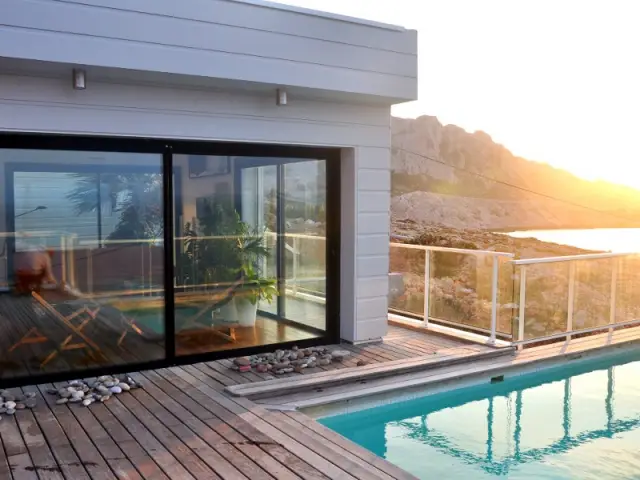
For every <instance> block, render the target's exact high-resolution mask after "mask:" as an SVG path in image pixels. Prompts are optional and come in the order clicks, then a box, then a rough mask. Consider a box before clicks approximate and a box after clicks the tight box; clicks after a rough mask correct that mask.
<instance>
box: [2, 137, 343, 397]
mask: <svg viewBox="0 0 640 480" xmlns="http://www.w3.org/2000/svg"><path fill="white" fill-rule="evenodd" d="M0 149H2V150H3V149H19V150H58V151H59V150H69V151H89V152H122V153H156V154H158V155H160V156H161V157H162V173H163V211H164V224H165V226H166V225H172V226H173V227H174V228H173V229H172V228H164V246H165V248H164V290H165V297H164V298H165V302H164V303H165V306H164V327H165V358H163V359H159V360H152V361H148V362H137V363H129V364H120V365H107V366H99V367H92V368H87V369H81V370H70V371H62V372H55V373H43V374H34V375H31V376H25V377H13V378H6V379H5V378H2V377H0V388H8V387H11V386H17V385H24V384H38V383H50V382H57V381H63V380H68V379H72V378H77V377H78V376H79V375H80V376H83V377H91V376H99V375H103V374H107V373H111V374H116V373H125V372H130V371H135V370H145V369H152V368H163V367H168V366H173V365H184V364H191V363H197V362H202V361H212V360H217V359H221V358H228V357H230V356H240V355H251V354H254V353H260V352H264V351H268V350H273V349H274V348H289V347H291V346H293V345H298V346H299V347H301V348H304V347H308V346H317V345H323V344H329V343H335V342H338V341H339V339H340V336H339V332H340V150H339V149H338V148H324V147H303V146H290V145H274V144H253V143H251V144H250V143H227V142H203V141H185V140H168V139H166V140H165V139H146V138H129V137H93V136H75V135H48V134H42V135H41V134H26V133H25V134H22V133H6V134H5V133H0ZM174 155H223V156H233V157H253V158H262V159H263V164H264V163H265V162H268V159H274V160H275V159H281V160H282V161H283V162H291V161H295V160H296V159H299V160H300V161H308V160H311V159H313V160H326V162H327V163H326V164H327V168H326V175H327V242H326V244H327V252H326V253H327V257H326V258H327V287H326V291H327V303H326V309H327V313H326V318H327V328H326V331H325V332H324V334H323V335H321V336H318V337H316V338H311V339H307V340H302V341H298V342H284V343H277V344H269V345H261V346H253V347H244V348H239V349H235V350H232V349H229V350H220V351H213V352H207V353H199V354H192V355H183V356H178V355H176V351H175V341H174V340H175V313H174V307H175V305H174V300H175V299H174V293H175V288H174V278H175V275H174V261H173V259H174V251H175V247H176V244H175V241H174V231H175V232H178V231H179V230H180V226H179V225H177V224H176V223H175V222H176V219H174V212H173V208H172V204H173V199H174V198H175V197H174V195H175V194H178V197H177V198H176V200H177V201H178V202H180V200H181V197H180V195H179V191H178V190H176V192H174V185H173V183H174V182H173V181H171V179H172V178H173V176H172V173H174V165H173V156H174ZM22 167H24V168H26V167H25V165H21V166H19V167H18V168H19V169H20V170H22ZM12 168H15V165H13V166H11V165H7V166H5V173H9V174H8V175H6V177H5V196H4V197H5V198H4V201H5V207H6V209H7V214H6V221H7V231H13V230H9V227H11V228H13V227H14V225H15V223H14V221H15V219H14V218H13V215H11V218H9V217H10V213H13V212H14V205H13V203H14V202H13V198H9V196H10V195H13V170H11V169H12ZM66 168H67V169H68V166H67V167H66ZM234 174H235V171H234ZM176 184H177V185H178V187H177V188H179V185H180V182H176ZM235 194H236V193H235V192H234V195H235ZM176 207H177V208H178V205H177V206H176Z"/></svg>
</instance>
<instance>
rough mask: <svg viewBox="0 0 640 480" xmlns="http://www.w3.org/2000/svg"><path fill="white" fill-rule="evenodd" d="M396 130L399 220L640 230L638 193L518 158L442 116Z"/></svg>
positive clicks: (397, 121) (395, 209) (395, 125)
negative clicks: (639, 227) (449, 123)
mask: <svg viewBox="0 0 640 480" xmlns="http://www.w3.org/2000/svg"><path fill="white" fill-rule="evenodd" d="M391 126H392V129H391V131H392V170H393V172H392V174H393V176H392V191H393V199H392V214H393V218H394V219H395V220H398V219H411V220H415V221H418V222H420V223H426V224H438V225H443V226H447V227H453V228H463V227H466V228H482V229H505V230H507V229H514V230H515V229H528V228H593V227H638V226H640V191H638V190H635V189H633V188H630V187H626V186H622V185H617V184H612V183H608V182H603V181H588V180H584V179H582V178H579V177H576V176H575V175H573V174H571V173H570V172H568V171H566V170H561V169H557V168H554V167H551V166H550V165H547V164H544V163H540V162H536V161H531V160H527V159H525V158H521V157H517V156H515V155H513V154H512V153H511V152H510V151H509V150H508V149H507V148H505V147H504V146H502V145H500V144H497V143H495V142H494V141H493V140H492V139H491V137H490V136H489V135H487V134H486V133H484V132H479V131H478V132H474V133H468V132H466V131H465V130H463V129H461V128H459V127H457V126H455V125H445V126H443V125H442V124H441V123H440V122H439V121H438V119H437V118H436V117H431V116H422V117H419V118H417V119H402V118H393V119H392V122H391ZM425 157H429V158H431V159H433V160H429V159H427V158H425ZM434 160H435V161H434ZM556 199H560V200H556ZM636 219H637V220H636Z"/></svg>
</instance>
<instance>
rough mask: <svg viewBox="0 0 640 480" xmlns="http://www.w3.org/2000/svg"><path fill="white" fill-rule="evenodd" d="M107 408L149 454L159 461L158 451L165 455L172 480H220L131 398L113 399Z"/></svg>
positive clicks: (165, 465)
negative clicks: (175, 478)
mask: <svg viewBox="0 0 640 480" xmlns="http://www.w3.org/2000/svg"><path fill="white" fill-rule="evenodd" d="M105 405H107V408H108V409H109V410H111V412H112V413H113V414H114V415H115V416H116V417H118V418H120V419H121V420H122V421H123V424H125V425H126V426H127V428H129V429H130V432H131V434H132V435H133V436H134V437H135V438H136V440H138V442H140V444H141V445H142V446H143V447H145V448H146V449H147V450H148V451H149V453H150V454H153V455H155V458H158V457H157V456H158V451H161V452H162V455H161V457H162V458H163V463H161V464H160V465H162V467H163V468H164V469H165V473H167V475H169V477H170V478H174V476H176V477H177V478H185V479H186V478H189V479H191V478H196V479H198V480H200V479H219V478H220V477H219V476H218V475H216V474H215V473H214V472H213V470H211V469H210V468H209V467H208V466H207V465H206V464H205V463H204V462H203V461H202V460H201V459H200V458H198V456H197V455H196V454H195V453H194V452H193V451H192V450H191V449H190V448H189V447H188V446H187V445H186V444H185V443H184V442H183V441H182V440H181V439H180V437H179V436H177V435H175V434H174V433H173V432H172V431H171V430H170V429H169V428H168V427H167V426H165V425H164V424H163V423H162V422H160V421H159V420H158V419H157V418H155V417H154V416H153V415H152V414H151V413H150V412H149V411H148V410H147V409H146V408H145V407H144V406H142V405H141V404H140V403H139V402H138V401H137V400H135V399H134V398H133V397H132V396H130V395H121V396H114V397H112V398H111V400H109V401H108V402H105ZM171 420H172V419H171V418H168V419H167V421H168V422H170V421H171ZM130 422H131V424H130ZM159 463H160V462H159ZM180 475H182V476H183V477H181V476H180Z"/></svg>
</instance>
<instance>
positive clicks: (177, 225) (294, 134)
mask: <svg viewBox="0 0 640 480" xmlns="http://www.w3.org/2000/svg"><path fill="white" fill-rule="evenodd" d="M0 18H1V19H2V21H1V22H0V23H2V25H1V26H0V185H3V187H4V191H5V194H4V195H3V196H2V197H1V198H0V241H3V240H4V244H3V246H2V247H0V251H1V252H2V256H1V257H0V286H4V287H5V288H12V286H13V285H14V284H15V283H16V281H18V280H19V278H22V277H20V276H19V273H20V272H17V271H16V265H17V263H16V259H17V258H18V257H19V256H20V255H24V254H25V252H44V251H46V250H47V249H49V250H50V253H51V261H52V269H53V272H54V274H55V276H56V280H57V281H58V282H59V284H64V285H65V286H66V287H65V288H66V290H65V292H64V294H60V293H57V294H56V295H57V296H56V295H53V294H51V295H52V296H51V297H50V298H47V297H46V295H47V294H49V293H48V292H49V290H47V289H46V288H45V289H44V290H43V291H42V292H41V293H39V294H36V295H37V301H39V302H40V301H42V302H45V307H46V308H45V311H49V310H48V309H49V307H51V308H53V309H54V310H57V311H58V312H59V314H60V315H62V316H63V317H65V316H70V315H74V312H75V310H73V309H74V308H75V307H77V306H78V305H79V304H82V303H83V302H84V305H85V306H86V305H88V304H89V303H90V305H91V308H95V309H98V311H99V313H98V314H97V315H96V316H95V318H92V319H91V321H87V322H86V326H85V325H83V329H82V331H80V332H78V331H76V330H73V329H72V330H71V331H67V330H68V329H69V328H71V327H69V326H68V325H67V324H65V323H64V322H62V321H60V322H58V323H59V325H58V326H56V327H53V326H47V325H52V324H56V322H57V321H53V320H52V321H50V322H48V323H46V324H44V325H40V324H39V323H38V322H40V321H41V320H38V318H40V317H37V315H36V316H34V317H33V318H31V317H30V316H29V315H26V316H25V317H21V319H20V320H19V321H18V320H15V321H14V320H12V318H13V317H12V315H11V314H10V313H8V310H7V311H5V312H3V311H2V309H3V308H6V309H11V308H12V307H11V306H10V305H9V303H10V302H9V300H6V301H4V303H3V300H2V298H0V322H5V323H6V322H9V323H11V322H14V323H15V324H13V325H8V326H5V327H2V328H3V331H5V332H9V331H11V332H13V333H11V335H9V334H8V333H7V335H8V336H9V337H10V338H11V340H6V341H7V342H9V344H8V345H7V346H6V347H9V348H13V347H15V348H14V350H13V351H12V352H15V353H16V355H17V356H16V359H15V362H16V364H17V365H22V363H23V362H27V361H29V360H33V359H29V358H28V357H29V355H30V354H29V353H26V350H25V349H24V348H23V347H24V339H23V337H22V334H23V333H25V334H26V333H28V332H29V331H30V329H32V328H36V329H37V330H38V332H39V334H40V335H41V336H42V337H44V338H45V339H46V341H45V340H43V341H42V342H41V343H36V347H37V348H41V349H42V355H43V357H44V359H46V358H47V352H48V351H49V350H51V348H53V349H54V350H55V349H56V348H55V347H56V345H58V346H59V345H60V342H61V340H59V338H65V335H67V334H71V335H76V336H79V338H82V337H87V338H86V339H84V340H82V341H81V343H82V342H85V343H86V344H87V346H86V348H87V349H88V350H91V349H93V350H96V349H97V350H99V351H100V354H101V355H103V357H105V358H106V360H105V361H103V362H102V363H100V364H96V365H90V366H89V367H88V368H90V369H91V368H92V367H95V368H100V367H104V366H111V367H113V368H123V369H124V368H126V367H130V366H131V365H132V364H135V365H155V364H163V363H165V364H166V363H179V362H186V361H190V360H195V359H198V358H215V357H222V356H231V355H233V356H236V355H237V354H238V352H239V353H242V354H245V353H251V352H254V351H259V350H266V349H271V350H273V349H275V348H277V347H276V345H279V344H283V345H287V344H293V343H296V344H299V345H302V346H304V345H313V344H320V343H327V342H328V341H337V340H339V339H343V340H346V341H349V342H354V343H357V342H366V341H371V340H376V339H379V338H381V337H382V336H384V335H385V333H386V330H387V292H388V268H389V203H390V107H391V105H393V104H397V103H401V102H406V101H411V100H415V99H416V97H417V38H416V32H415V31H410V30H405V29H403V28H400V27H396V26H390V25H385V24H378V23H374V22H368V21H364V20H359V19H353V18H348V17H342V16H338V15H332V14H326V13H322V12H316V11H310V10H304V9H298V8H294V7H289V6H284V5H280V4H275V3H270V2H263V1H258V0H183V1H180V2H177V1H174V0H3V2H1V3H0ZM257 235H262V239H263V247H264V248H265V249H267V250H268V255H261V254H260V253H259V252H258V253H255V255H254V254H253V253H251V252H249V253H246V252H244V251H242V248H243V247H246V243H250V241H251V240H254V239H255V238H256V236H257ZM243 242H244V244H243ZM239 245H240V247H239ZM239 248H240V253H238V249H239ZM243 252H244V253H243ZM245 254H246V255H249V256H251V255H254V256H251V259H250V260H247V263H246V264H245V263H242V265H240V264H239V263H233V261H234V260H236V257H234V255H236V256H237V258H241V257H242V258H245V257H244V256H242V255H245ZM247 258H248V257H247ZM245 259H246V258H245ZM252 282H253V283H252ZM270 292H271V293H272V294H273V296H272V297H271V295H270ZM3 296H6V297H7V298H8V296H7V295H5V294H0V297H3ZM60 296H62V297H63V298H62V299H60V298H58V297H60ZM232 297H233V298H232ZM236 297H237V299H238V300H237V302H236V301H235V298H236ZM241 297H242V298H244V299H248V303H249V304H253V303H255V304H256V305H257V313H256V311H255V310H254V313H253V318H250V317H251V315H250V314H249V317H247V314H246V311H245V310H243V309H244V307H241V304H242V305H245V304H246V303H247V301H246V300H242V301H240V300H239V299H240V298H241ZM269 297H271V298H269ZM12 298H16V297H12ZM34 298H35V297H34ZM39 299H41V300H39ZM252 300H256V302H252ZM269 300H271V301H269ZM25 301H26V300H25ZM29 301H35V300H33V299H29ZM243 302H244V303H243ZM2 305H5V306H4V307H3V306H2ZM231 307H233V309H231ZM230 310H233V312H232V313H229V312H230ZM250 310H251V308H250V307H249V311H250ZM250 313H251V312H250ZM53 315H55V314H53ZM30 322H32V323H33V324H31V323H30ZM74 328H77V325H76V327H74ZM65 329H66V330H65ZM23 330H24V332H23ZM43 330H44V331H43ZM57 330H59V331H57ZM111 330H113V332H111ZM111 334H113V342H112V343H110V342H111V341H110V340H109V338H110V335H111ZM3 341H5V340H3ZM47 342H49V343H50V344H51V345H53V347H50V345H49V343H47ZM118 342H120V343H118ZM127 342H129V343H127ZM92 344H94V345H95V348H94V346H92ZM3 348H5V346H4V345H3ZM34 348H35V347H34ZM58 351H59V352H58V353H59V354H58V356H57V357H56V358H59V357H62V356H63V353H61V349H58ZM231 352H233V353H231ZM40 360H41V359H40V357H39V358H38V362H39V364H40V365H41V367H42V369H43V370H42V371H43V372H45V371H46V372H50V371H52V372H53V373H56V374H60V375H63V374H65V373H67V372H68V368H69V367H65V366H64V365H66V364H62V363H61V364H60V365H61V366H58V364H56V363H55V362H56V361H57V360H56V359H53V360H51V361H47V362H46V363H44V364H43V363H42V362H44V360H42V361H40ZM16 368H17V370H16V372H14V373H13V375H14V376H16V377H23V376H24V375H26V374H25V373H24V372H22V371H21V370H20V369H19V368H18V367H16ZM37 374H39V373H38V372H36V375H37ZM29 375H33V373H29Z"/></svg>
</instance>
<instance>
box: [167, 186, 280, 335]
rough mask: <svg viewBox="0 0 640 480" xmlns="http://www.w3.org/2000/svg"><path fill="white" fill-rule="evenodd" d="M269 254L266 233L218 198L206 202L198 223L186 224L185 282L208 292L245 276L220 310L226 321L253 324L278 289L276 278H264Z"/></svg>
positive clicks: (180, 269) (181, 277) (180, 267)
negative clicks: (261, 306) (263, 302)
mask: <svg viewBox="0 0 640 480" xmlns="http://www.w3.org/2000/svg"><path fill="white" fill-rule="evenodd" d="M268 256H269V250H268V249H267V247H266V246H265V244H264V234H263V232H261V231H259V230H257V229H252V228H251V227H250V226H249V225H248V224H247V223H246V222H243V221H242V220H241V219H240V215H239V214H238V212H236V210H235V209H234V208H233V207H232V206H231V204H230V202H227V201H220V199H218V198H216V197H212V198H209V199H207V200H206V201H205V202H203V205H202V209H201V212H200V215H199V216H198V218H197V221H196V222H194V224H189V223H187V224H186V226H185V233H184V241H183V252H182V254H181V256H180V258H179V262H178V268H177V270H178V276H179V281H180V283H181V284H182V285H183V286H185V287H187V286H194V287H198V288H199V286H200V285H204V287H203V288H204V289H205V290H206V289H207V288H209V287H207V285H214V287H213V288H216V287H215V285H229V284H232V283H235V282H237V281H238V279H241V282H240V284H239V286H238V287H237V288H235V289H234V293H233V297H232V298H230V299H229V300H228V301H225V302H224V303H222V304H221V305H220V307H219V308H220V313H221V316H222V318H223V319H224V321H226V322H229V323H239V324H241V325H242V326H253V325H254V324H255V321H256V317H257V308H258V302H259V301H260V300H266V301H268V302H271V301H272V300H273V296H274V295H277V293H278V291H277V288H276V286H275V284H276V282H275V280H274V279H268V278H263V276H262V272H260V271H259V268H258V266H259V265H262V264H263V263H264V262H263V260H264V259H265V258H266V257H268Z"/></svg>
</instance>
